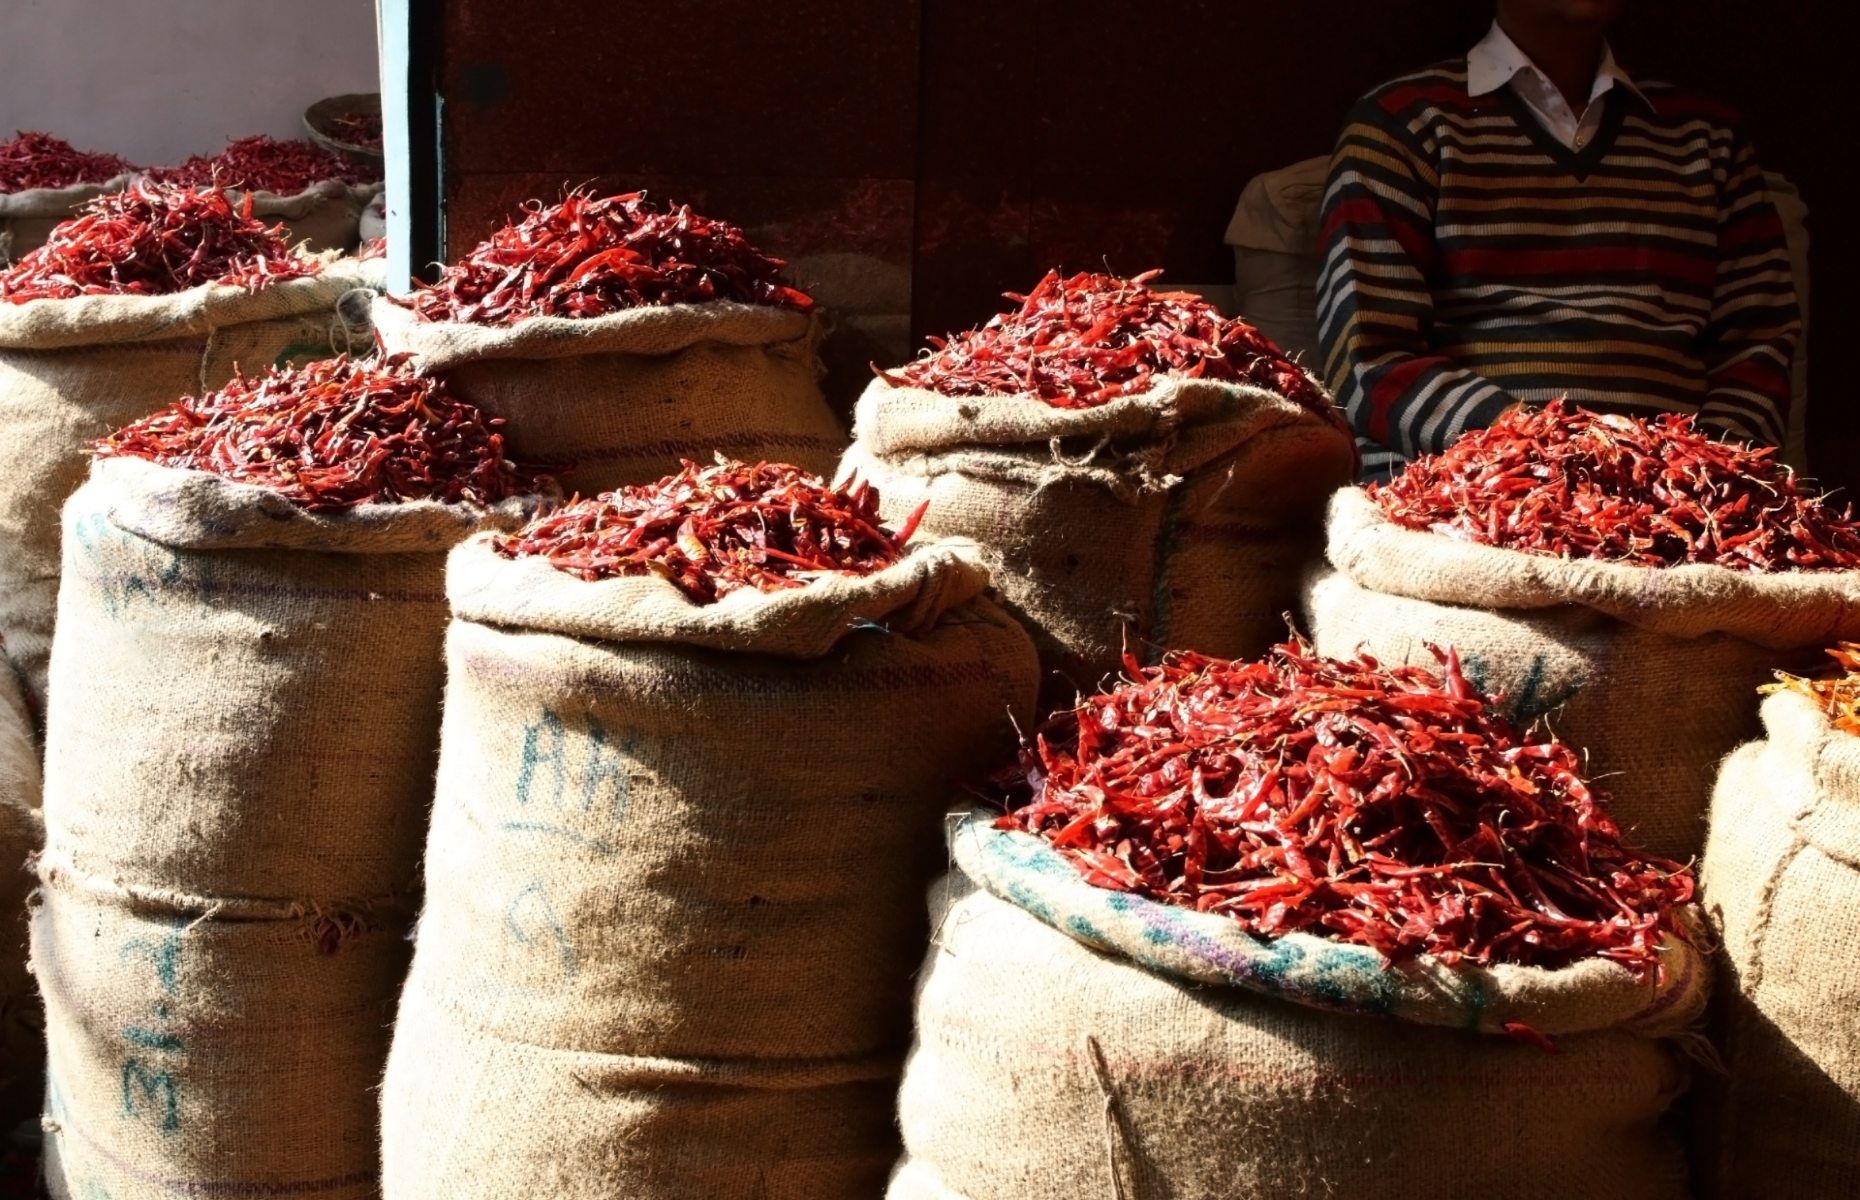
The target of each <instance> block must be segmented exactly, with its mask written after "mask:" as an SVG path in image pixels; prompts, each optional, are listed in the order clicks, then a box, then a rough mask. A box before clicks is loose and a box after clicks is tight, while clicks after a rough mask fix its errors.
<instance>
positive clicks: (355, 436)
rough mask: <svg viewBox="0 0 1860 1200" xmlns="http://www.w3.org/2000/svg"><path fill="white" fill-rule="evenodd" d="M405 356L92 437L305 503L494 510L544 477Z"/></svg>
mask: <svg viewBox="0 0 1860 1200" xmlns="http://www.w3.org/2000/svg"><path fill="white" fill-rule="evenodd" d="M404 358H405V356H400V357H397V358H394V359H389V360H387V361H385V362H375V361H372V360H364V361H360V362H357V361H354V360H351V359H349V358H348V357H346V356H345V357H341V358H333V359H326V360H323V361H320V362H313V363H309V364H307V365H305V366H302V367H292V368H288V369H285V370H276V369H274V370H271V371H268V372H267V373H265V374H264V375H262V376H256V377H252V378H247V377H245V376H243V375H236V376H235V377H234V379H233V381H232V382H231V383H229V384H227V385H226V386H225V387H223V388H221V389H220V390H219V391H217V392H212V393H209V394H208V395H205V396H200V397H192V396H189V397H184V398H183V399H181V400H179V401H177V402H176V403H175V404H173V405H171V406H169V407H168V408H165V409H163V410H162V411H161V412H158V413H156V414H154V415H153V416H149V417H144V418H143V419H142V420H140V421H137V422H135V423H134V424H131V425H127V426H125V427H124V428H122V429H119V430H117V431H116V432H115V433H113V434H111V435H110V436H109V437H106V438H101V439H99V440H97V441H95V442H92V443H91V445H90V449H91V453H93V454H95V455H97V456H98V457H100V458H123V457H132V458H145V459H148V460H149V461H151V462H156V463H160V464H161V465H163V466H168V467H179V468H183V469H187V470H194V471H207V472H210V473H212V474H215V475H220V476H224V477H225V478H227V479H231V480H234V481H236V482H239V483H249V484H254V485H256V486H258V487H264V488H270V489H271V490H272V491H275V492H279V493H281V494H283V495H284V496H286V497H288V498H289V499H290V501H291V502H292V503H293V504H295V505H297V506H298V507H299V508H304V509H310V510H325V509H339V508H352V507H354V506H355V505H358V504H381V503H387V504H392V503H398V502H402V501H408V500H437V501H440V502H442V503H446V504H459V503H464V504H475V505H479V506H488V505H492V504H496V503H498V502H499V501H502V500H507V499H509V498H510V497H512V496H517V495H522V494H525V493H528V492H533V491H535V490H536V488H537V486H538V482H539V480H538V478H537V477H536V476H535V475H534V474H532V473H530V472H526V471H523V470H521V469H519V468H517V467H515V466H513V465H512V464H511V463H510V462H509V461H507V460H506V459H505V457H504V435H503V434H502V433H501V432H499V426H501V425H502V424H503V422H502V421H501V420H499V419H498V418H495V417H487V416H485V415H484V413H482V412H480V411H479V410H478V409H477V408H476V407H474V406H473V405H471V404H468V403H466V402H465V401H462V400H459V399H457V398H456V397H454V396H452V395H451V394H450V393H449V392H448V391H447V390H446V385H445V384H444V383H443V382H441V381H439V380H437V379H433V378H431V377H428V376H424V375H416V374H414V372H413V371H412V370H411V369H409V368H408V367H407V366H406V365H405V361H404Z"/></svg>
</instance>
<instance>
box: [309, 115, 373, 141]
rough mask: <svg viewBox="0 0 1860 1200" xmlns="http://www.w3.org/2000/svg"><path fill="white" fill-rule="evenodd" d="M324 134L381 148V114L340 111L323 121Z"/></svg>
mask: <svg viewBox="0 0 1860 1200" xmlns="http://www.w3.org/2000/svg"><path fill="white" fill-rule="evenodd" d="M322 132H324V133H325V134H327V135H328V136H329V137H331V138H333V139H334V140H336V141H338V142H346V143H347V144H349V145H351V146H363V147H366V148H368V149H371V150H379V149H381V114H380V113H378V112H365V113H340V114H338V115H336V116H333V117H330V118H328V119H327V120H326V121H325V122H324V123H323V130H322Z"/></svg>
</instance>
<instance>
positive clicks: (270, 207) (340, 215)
mask: <svg viewBox="0 0 1860 1200" xmlns="http://www.w3.org/2000/svg"><path fill="white" fill-rule="evenodd" d="M228 193H229V194H230V195H231V196H232V198H233V203H234V204H243V203H244V196H243V194H242V193H240V192H239V191H238V190H237V189H230V188H229V189H228ZM380 194H381V185H380V184H378V183H343V182H342V181H341V180H337V179H331V180H326V181H324V182H322V183H318V184H313V185H312V186H310V187H307V188H305V189H304V190H303V191H301V192H297V193H296V194H294V195H290V196H280V195H278V194H277V193H276V192H266V191H257V192H253V193H252V215H253V216H254V217H256V218H258V219H259V220H261V221H263V222H264V223H265V224H267V225H277V224H282V225H283V226H284V228H285V229H286V230H288V231H289V234H290V240H291V242H292V243H299V242H301V243H303V244H304V245H305V246H306V247H307V248H308V249H310V250H311V251H314V252H318V253H321V252H322V251H325V250H334V251H337V252H338V253H342V254H346V253H348V252H349V251H351V250H353V249H355V247H356V246H357V245H358V244H359V243H360V241H361V228H362V214H363V213H364V212H366V211H367V209H368V205H369V203H370V202H372V201H373V200H374V198H375V197H376V196H378V195H380Z"/></svg>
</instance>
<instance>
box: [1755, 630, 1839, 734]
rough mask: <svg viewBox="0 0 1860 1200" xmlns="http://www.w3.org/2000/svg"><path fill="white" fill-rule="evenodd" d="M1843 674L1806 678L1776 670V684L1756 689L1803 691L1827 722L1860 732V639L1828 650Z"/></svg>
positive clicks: (1769, 691) (1765, 691)
mask: <svg viewBox="0 0 1860 1200" xmlns="http://www.w3.org/2000/svg"><path fill="white" fill-rule="evenodd" d="M1828 657H1829V658H1832V659H1833V660H1834V662H1835V665H1837V666H1838V667H1840V670H1841V673H1840V674H1839V675H1835V676H1832V677H1830V678H1825V679H1804V678H1802V677H1801V676H1799V675H1791V674H1789V672H1787V671H1778V672H1776V678H1777V679H1778V680H1779V681H1780V682H1777V683H1771V684H1765V685H1764V686H1763V687H1761V688H1758V689H1757V690H1758V691H1760V692H1762V693H1763V694H1764V695H1770V694H1772V693H1775V692H1780V691H1785V690H1787V691H1792V692H1800V693H1802V694H1803V695H1804V696H1807V697H1808V698H1809V699H1810V700H1813V701H1814V702H1815V705H1816V707H1818V708H1819V709H1821V711H1822V712H1824V713H1826V714H1827V715H1828V723H1829V724H1831V725H1833V726H1834V727H1835V728H1836V729H1838V730H1840V731H1842V732H1843V733H1860V642H1842V643H1841V644H1840V645H1838V646H1836V647H1835V648H1834V649H1832V650H1830V651H1828Z"/></svg>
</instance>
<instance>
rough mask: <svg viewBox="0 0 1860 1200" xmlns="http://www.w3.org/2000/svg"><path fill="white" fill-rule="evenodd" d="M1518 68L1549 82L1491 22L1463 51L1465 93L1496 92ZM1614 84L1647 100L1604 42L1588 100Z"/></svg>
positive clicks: (1496, 24)
mask: <svg viewBox="0 0 1860 1200" xmlns="http://www.w3.org/2000/svg"><path fill="white" fill-rule="evenodd" d="M1519 71H1530V72H1532V73H1534V74H1535V75H1537V77H1538V78H1540V79H1543V81H1544V83H1545V85H1546V86H1547V85H1549V82H1550V81H1549V79H1547V78H1545V77H1544V74H1543V72H1542V71H1539V70H1538V69H1537V64H1536V63H1533V62H1532V61H1531V60H1530V56H1529V55H1527V54H1525V53H1524V51H1522V50H1520V49H1519V48H1518V44H1517V43H1516V42H1514V41H1512V40H1511V36H1510V35H1509V34H1507V33H1506V32H1505V31H1504V30H1503V29H1500V28H1499V27H1498V22H1497V21H1494V22H1492V28H1491V29H1489V30H1487V31H1486V35H1485V36H1484V37H1483V38H1480V39H1479V44H1478V45H1476V46H1474V47H1473V48H1472V49H1471V50H1470V51H1468V52H1467V55H1466V94H1467V95H1469V96H1484V95H1488V94H1490V93H1492V92H1496V91H1497V90H1498V89H1499V88H1502V87H1504V86H1505V85H1506V84H1507V83H1510V82H1511V77H1512V76H1513V75H1516V74H1517V73H1518V72H1519ZM1616 84H1620V85H1621V86H1622V87H1624V88H1626V89H1627V90H1628V91H1629V92H1631V93H1633V94H1634V95H1635V96H1636V97H1638V98H1639V99H1640V101H1641V103H1643V104H1645V103H1646V102H1647V97H1646V95H1645V94H1643V93H1642V92H1641V90H1640V88H1639V86H1637V85H1636V84H1635V82H1634V81H1633V79H1631V78H1629V77H1628V73H1627V72H1626V71H1624V70H1622V69H1621V64H1620V63H1618V62H1616V61H1615V51H1614V47H1613V46H1610V45H1608V44H1607V43H1606V42H1604V43H1603V44H1602V65H1601V66H1600V67H1599V68H1598V69H1597V70H1596V72H1595V86H1594V87H1593V88H1591V89H1590V90H1589V99H1590V100H1595V99H1597V98H1598V97H1600V96H1601V95H1602V94H1603V93H1605V92H1607V91H1608V90H1609V89H1610V88H1612V87H1614V86H1615V85H1616Z"/></svg>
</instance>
